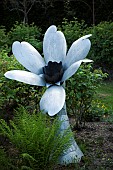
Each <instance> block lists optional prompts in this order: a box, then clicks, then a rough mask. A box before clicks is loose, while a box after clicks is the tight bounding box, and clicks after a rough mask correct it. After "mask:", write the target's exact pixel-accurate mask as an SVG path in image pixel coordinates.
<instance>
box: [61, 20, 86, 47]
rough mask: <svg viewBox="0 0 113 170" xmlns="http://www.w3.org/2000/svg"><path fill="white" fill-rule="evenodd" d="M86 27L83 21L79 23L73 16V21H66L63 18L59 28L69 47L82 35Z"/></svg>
mask: <svg viewBox="0 0 113 170" xmlns="http://www.w3.org/2000/svg"><path fill="white" fill-rule="evenodd" d="M85 28H86V24H85V23H84V21H81V23H79V22H78V20H77V18H74V20H73V21H68V20H67V19H64V21H63V22H62V24H61V26H59V29H60V30H61V31H62V32H63V33H64V35H65V37H66V40H67V43H68V46H69V47H70V46H71V44H72V43H73V42H74V41H75V40H77V39H78V38H80V37H81V36H82V35H83V30H84V29H85Z"/></svg>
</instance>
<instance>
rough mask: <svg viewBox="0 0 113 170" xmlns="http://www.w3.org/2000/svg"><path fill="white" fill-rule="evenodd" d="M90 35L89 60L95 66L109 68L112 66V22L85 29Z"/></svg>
mask: <svg viewBox="0 0 113 170" xmlns="http://www.w3.org/2000/svg"><path fill="white" fill-rule="evenodd" d="M86 33H92V37H91V43H92V46H91V50H90V58H92V59H93V60H94V63H95V64H96V65H99V66H101V67H103V69H104V67H105V69H106V68H110V69H111V66H112V65H113V22H106V21H105V22H101V23H100V24H98V25H97V26H93V27H90V28H87V29H86Z"/></svg>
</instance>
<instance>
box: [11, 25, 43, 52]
mask: <svg viewBox="0 0 113 170" xmlns="http://www.w3.org/2000/svg"><path fill="white" fill-rule="evenodd" d="M40 37H41V29H40V28H39V27H37V26H35V25H34V24H31V25H27V24H23V23H21V24H19V23H18V22H16V24H14V26H13V27H12V28H11V30H10V31H9V32H8V40H9V41H8V45H9V46H10V48H11V45H12V44H13V42H14V41H20V42H21V41H27V42H29V43H30V44H32V45H33V47H35V48H37V49H38V50H41V49H42V43H41V42H40Z"/></svg>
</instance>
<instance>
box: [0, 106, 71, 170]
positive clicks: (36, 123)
mask: <svg viewBox="0 0 113 170" xmlns="http://www.w3.org/2000/svg"><path fill="white" fill-rule="evenodd" d="M0 122H1V124H0V133H1V134H2V135H4V136H6V137H7V138H8V139H9V140H10V142H11V143H12V144H13V145H12V146H13V147H15V148H16V149H17V150H18V156H17V157H16V158H15V159H14V158H13V159H14V160H13V162H12V164H13V165H16V164H17V163H16V162H18V168H20V169H32V170H40V169H41V170H46V169H47V170H48V169H49V168H51V169H53V167H54V166H55V165H56V164H58V159H59V156H60V155H61V154H62V152H63V151H65V150H66V149H68V147H69V146H70V138H71V137H72V133H71V132H70V131H69V130H65V131H64V134H62V135H61V134H59V129H60V126H61V123H62V122H59V121H58V119H57V118H56V119H54V120H52V119H50V117H48V116H47V115H45V114H42V113H38V114H36V113H33V114H29V113H28V112H27V111H26V109H24V107H20V108H19V109H18V112H17V114H16V116H15V117H14V119H13V121H10V125H9V126H8V125H7V123H6V122H5V121H4V120H3V119H1V121H0Z"/></svg>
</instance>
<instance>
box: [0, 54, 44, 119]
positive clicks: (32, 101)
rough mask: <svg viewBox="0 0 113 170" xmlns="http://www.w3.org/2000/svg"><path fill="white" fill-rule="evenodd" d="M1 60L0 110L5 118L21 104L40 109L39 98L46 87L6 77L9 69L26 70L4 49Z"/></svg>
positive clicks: (32, 108)
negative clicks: (5, 74)
mask: <svg viewBox="0 0 113 170" xmlns="http://www.w3.org/2000/svg"><path fill="white" fill-rule="evenodd" d="M0 61H1V62H0V70H1V71H0V111H1V113H2V114H3V116H5V119H9V118H10V116H11V115H12V111H13V110H14V109H16V108H17V107H18V105H19V104H21V105H24V106H26V107H29V109H31V110H34V109H37V110H38V109H39V107H38V104H39V100H40V97H41V96H42V91H43V90H44V88H43V89H42V88H41V87H38V86H31V85H26V84H24V83H20V82H17V81H14V80H9V79H7V78H5V77H4V73H5V72H6V71H8V70H14V69H20V70H24V68H23V66H22V65H20V64H19V62H18V61H17V60H16V59H15V57H14V56H13V55H12V56H10V57H8V55H7V53H6V52H5V51H2V52H1V56H0ZM37 91H38V93H37ZM10 113H11V115H10Z"/></svg>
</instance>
